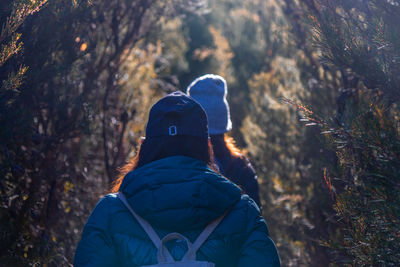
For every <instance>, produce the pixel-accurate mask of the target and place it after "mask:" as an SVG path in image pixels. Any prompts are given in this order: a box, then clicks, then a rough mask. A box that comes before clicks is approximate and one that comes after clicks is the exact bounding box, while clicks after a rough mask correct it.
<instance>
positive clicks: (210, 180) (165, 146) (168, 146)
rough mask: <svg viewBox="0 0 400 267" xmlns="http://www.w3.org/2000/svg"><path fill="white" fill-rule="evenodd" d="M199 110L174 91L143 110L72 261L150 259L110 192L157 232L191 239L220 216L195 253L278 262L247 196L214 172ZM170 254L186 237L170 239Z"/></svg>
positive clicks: (148, 245)
mask: <svg viewBox="0 0 400 267" xmlns="http://www.w3.org/2000/svg"><path fill="white" fill-rule="evenodd" d="M214 169H215V168H214V163H213V155H212V146H211V144H210V141H209V136H208V128H207V117H206V114H205V112H204V110H203V109H202V108H201V106H200V105H199V104H198V103H197V102H196V101H194V100H193V99H192V98H190V97H188V96H187V95H185V94H183V93H181V92H175V93H172V94H169V95H167V96H166V97H164V98H162V99H161V100H159V101H158V102H157V103H156V104H154V105H153V107H152V108H151V110H150V114H149V120H148V123H147V126H146V138H145V139H144V141H143V143H142V144H141V146H140V149H139V151H138V153H137V155H136V156H135V157H134V158H133V159H132V160H131V161H130V162H129V163H128V164H127V165H126V166H125V167H123V168H122V170H123V171H122V173H123V175H121V177H120V178H119V179H118V180H117V181H116V183H115V184H114V187H113V189H112V192H113V193H110V194H108V195H107V196H105V197H103V198H102V199H101V200H100V201H99V202H98V203H97V205H96V207H95V209H94V210H93V212H92V214H91V215H90V217H89V219H88V221H87V223H86V225H85V227H84V230H83V233H82V239H81V240H80V242H79V244H78V247H77V249H76V253H75V259H74V266H77V267H81V266H145V265H151V264H156V263H157V249H156V247H155V246H154V244H153V243H152V241H151V240H150V238H149V236H148V235H147V234H146V233H145V231H144V230H143V228H142V227H141V225H140V224H139V223H138V221H137V220H136V219H135V218H134V217H133V216H132V214H131V213H130V212H129V210H128V209H127V207H126V206H124V204H123V203H122V202H121V200H120V199H119V198H118V197H117V194H116V193H117V192H122V193H123V194H124V195H125V197H126V199H127V202H128V203H129V204H130V206H131V207H132V208H133V210H134V211H135V212H136V213H137V214H138V215H140V216H141V217H142V218H144V219H145V220H146V221H147V222H149V223H150V225H151V226H152V227H153V228H154V230H155V232H156V234H157V235H158V236H159V237H160V238H162V237H164V236H166V235H167V234H169V233H171V232H178V233H180V234H182V235H184V236H185V237H187V238H188V239H189V240H190V241H191V242H193V241H194V240H195V239H196V238H197V237H198V236H199V234H200V233H201V232H202V231H203V229H204V228H205V227H206V226H207V225H208V224H209V223H210V222H211V221H213V220H215V219H216V218H218V217H220V216H221V215H222V214H224V213H226V215H225V217H224V218H223V219H222V221H221V222H220V223H219V225H218V226H217V227H216V229H215V230H214V231H213V232H212V233H211V234H210V236H209V237H208V239H207V240H206V241H205V242H204V243H203V245H202V246H201V247H200V249H199V250H198V251H197V254H196V259H197V260H202V261H208V262H213V263H215V266H216V267H223V266H230V267H231V266H238V267H241V266H249V267H250V266H251V267H253V266H280V260H279V256H278V252H277V249H276V247H275V244H274V242H273V241H272V239H271V238H270V237H269V233H268V228H267V225H266V222H265V221H264V219H263V218H262V217H261V215H260V211H259V208H258V206H257V205H256V204H255V202H254V201H253V200H252V199H251V198H249V197H248V196H247V195H245V194H242V191H241V189H240V188H239V187H237V186H236V185H235V184H233V183H232V182H230V181H229V180H228V179H227V178H225V177H224V176H222V175H221V174H219V173H217V172H216V171H214ZM167 248H168V250H169V252H170V254H171V256H172V257H173V258H174V259H175V260H181V259H182V257H183V256H184V255H185V253H186V251H187V246H186V243H184V242H180V241H179V240H172V241H170V242H168V243H167Z"/></svg>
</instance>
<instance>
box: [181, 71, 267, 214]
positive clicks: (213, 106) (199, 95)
mask: <svg viewBox="0 0 400 267" xmlns="http://www.w3.org/2000/svg"><path fill="white" fill-rule="evenodd" d="M186 93H187V94H188V95H190V96H191V97H192V98H193V99H194V100H196V101H197V102H198V103H199V104H200V105H201V106H202V107H203V109H204V110H205V112H206V114H207V118H208V132H209V134H210V138H211V143H212V145H213V150H214V156H215V161H216V163H217V164H218V167H219V169H220V172H221V174H223V175H224V176H225V177H227V178H229V179H230V180H231V181H232V182H234V183H236V184H237V185H239V186H240V187H242V189H243V190H244V191H245V193H246V194H248V195H249V196H250V197H251V198H253V200H254V201H255V202H256V203H257V205H258V206H259V207H261V206H260V196H259V189H258V183H257V175H256V173H255V171H254V168H253V167H252V165H251V163H250V161H249V160H248V159H247V158H246V157H245V156H244V155H243V153H242V152H241V151H240V150H239V149H238V148H237V147H236V146H235V142H234V139H233V138H232V137H230V136H228V135H227V134H226V133H227V132H229V131H230V130H231V129H232V121H231V116H230V110H229V104H228V101H227V99H226V97H227V94H228V87H227V84H226V81H225V79H224V78H223V77H221V76H219V75H216V74H206V75H203V76H201V77H199V78H197V79H195V80H194V81H193V82H192V83H191V84H190V85H189V86H188V88H187V90H186Z"/></svg>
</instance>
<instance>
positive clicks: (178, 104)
mask: <svg viewBox="0 0 400 267" xmlns="http://www.w3.org/2000/svg"><path fill="white" fill-rule="evenodd" d="M174 135H189V136H197V137H205V138H208V128H207V116H206V113H205V111H204V110H203V108H202V107H201V106H200V104H199V103H197V102H196V101H194V100H193V99H192V98H191V97H189V96H188V95H186V94H184V93H182V92H180V91H176V92H173V93H171V94H169V95H166V96H165V97H163V98H161V99H160V100H159V101H157V103H155V104H154V105H153V106H152V108H151V109H150V114H149V120H148V122H147V126H146V138H147V137H161V136H174Z"/></svg>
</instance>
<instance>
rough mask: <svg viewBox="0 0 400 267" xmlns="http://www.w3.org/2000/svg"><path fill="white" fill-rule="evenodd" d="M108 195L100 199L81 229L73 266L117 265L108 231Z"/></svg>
mask: <svg viewBox="0 0 400 267" xmlns="http://www.w3.org/2000/svg"><path fill="white" fill-rule="evenodd" d="M110 200H111V199H110V197H109V196H106V197H104V198H103V199H101V200H100V201H99V202H98V203H97V205H96V207H95V209H94V210H93V212H92V214H91V215H90V217H89V219H88V221H87V222H86V225H85V228H84V229H83V233H82V239H81V241H80V242H79V244H78V247H77V249H76V252H75V259H74V266H75V267H89V266H96V267H98V266H119V263H118V258H117V256H116V254H115V251H114V247H113V244H112V239H111V236H110V235H109V232H108V221H109V214H108V211H109V206H110Z"/></svg>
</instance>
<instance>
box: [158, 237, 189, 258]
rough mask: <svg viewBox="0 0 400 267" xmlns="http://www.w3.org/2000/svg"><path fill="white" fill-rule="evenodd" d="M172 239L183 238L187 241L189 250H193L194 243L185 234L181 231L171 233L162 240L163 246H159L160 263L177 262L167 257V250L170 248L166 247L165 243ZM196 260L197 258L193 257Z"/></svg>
mask: <svg viewBox="0 0 400 267" xmlns="http://www.w3.org/2000/svg"><path fill="white" fill-rule="evenodd" d="M170 240H182V241H185V242H186V244H187V247H188V251H190V250H192V243H191V242H190V241H189V239H187V238H186V237H185V236H183V235H181V234H180V233H170V234H168V235H166V236H164V238H163V239H162V240H161V247H159V248H158V254H157V259H158V263H167V262H175V260H173V261H169V260H168V259H167V258H166V252H168V249H167V248H166V247H165V243H167V242H168V241H170ZM193 260H195V259H193Z"/></svg>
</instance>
